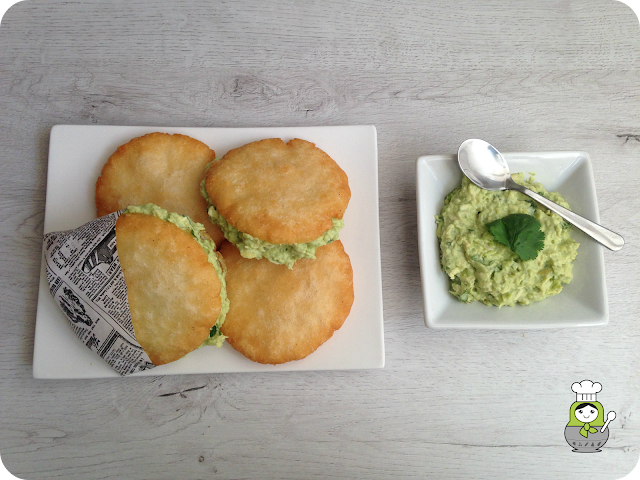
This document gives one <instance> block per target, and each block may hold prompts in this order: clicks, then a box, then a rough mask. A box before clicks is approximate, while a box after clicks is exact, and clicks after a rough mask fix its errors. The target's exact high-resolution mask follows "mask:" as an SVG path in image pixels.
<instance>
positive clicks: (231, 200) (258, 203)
mask: <svg viewBox="0 0 640 480" xmlns="http://www.w3.org/2000/svg"><path fill="white" fill-rule="evenodd" d="M206 189H207V193H208V194H209V197H210V199H211V202H212V203H213V205H215V207H216V209H217V210H218V212H219V213H220V215H222V216H223V217H224V218H225V219H226V220H227V222H229V224H231V225H233V226H234V227H235V228H237V229H238V230H239V231H241V232H244V233H248V234H250V235H252V236H254V237H256V238H258V239H260V240H266V241H267V242H270V243H274V244H295V243H306V242H310V241H313V240H315V239H317V238H319V237H320V236H321V235H322V234H323V233H324V232H326V231H327V230H329V229H330V228H332V227H333V220H332V219H333V218H337V219H341V218H342V216H343V215H344V212H345V210H346V208H347V205H348V204H349V200H350V198H351V190H350V189H349V180H348V178H347V174H346V173H345V172H344V171H343V170H342V169H341V168H340V167H339V166H338V164H337V163H336V162H335V161H334V160H333V159H332V158H331V157H329V155H327V154H326V153H325V152H323V151H322V150H320V149H319V148H317V147H316V146H315V145H314V144H313V143H311V142H307V141H305V140H300V139H293V140H291V141H289V142H288V143H284V142H283V141H282V140H281V139H279V138H270V139H266V140H260V141H257V142H253V143H249V144H247V145H244V146H242V147H239V148H236V149H234V150H230V151H229V152H228V153H227V154H226V155H224V157H222V159H221V160H219V161H217V162H215V163H213V164H212V165H211V167H210V168H209V171H208V172H207V176H206Z"/></svg>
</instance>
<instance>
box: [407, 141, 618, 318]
mask: <svg viewBox="0 0 640 480" xmlns="http://www.w3.org/2000/svg"><path fill="white" fill-rule="evenodd" d="M503 155H504V157H505V159H506V160H507V163H508V164H509V169H510V170H511V172H514V173H515V172H524V173H525V174H527V173H535V174H536V176H535V179H536V181H539V182H541V183H542V184H543V185H544V187H545V188H546V189H547V190H549V191H557V192H559V193H560V194H561V195H562V196H563V197H564V198H565V200H567V202H569V205H570V206H571V209H572V210H573V211H575V212H576V213H578V214H580V215H582V216H584V217H586V218H588V219H590V220H593V221H595V222H599V221H600V217H599V214H598V203H597V200H596V189H595V183H594V179H593V171H592V168H591V160H590V158H589V155H588V154H587V153H585V152H546V153H506V154H503ZM461 181H462V172H461V171H460V168H459V166H458V163H457V159H456V156H455V155H432V156H424V157H420V158H419V159H418V161H417V163H416V182H417V184H416V188H417V202H418V236H419V252H420V275H421V277H422V293H423V299H424V317H425V323H426V325H427V326H428V327H430V328H497V329H533V328H551V327H581V326H590V325H605V324H606V323H607V322H608V320H609V311H608V304H607V291H606V286H605V275H604V257H603V252H602V248H604V247H602V246H601V245H600V244H598V243H596V242H595V241H594V240H592V239H591V238H589V237H587V236H586V235H585V234H584V233H582V232H581V231H579V230H578V229H576V228H573V229H572V233H571V235H572V236H573V238H574V239H575V240H576V241H578V242H579V243H580V247H579V248H578V256H577V258H576V261H575V263H574V267H573V274H574V278H573V281H572V282H571V283H570V284H569V285H565V286H564V288H563V290H562V292H560V294H558V295H555V296H553V297H549V298H546V299H545V300H544V301H542V302H537V303H534V304H532V305H528V306H522V305H517V306H515V307H502V308H496V307H490V306H486V305H484V304H482V303H480V302H473V303H468V304H467V303H461V302H459V301H458V300H457V299H456V298H455V297H454V296H453V295H451V294H450V293H449V291H448V289H449V281H448V279H447V276H446V274H445V273H444V272H443V271H442V269H441V267H440V252H439V246H438V241H437V238H436V223H435V218H434V217H435V215H436V214H438V213H439V212H440V210H441V209H442V206H443V203H444V198H445V196H446V195H447V194H448V193H449V192H450V191H451V190H453V189H454V188H455V187H456V186H458V185H459V184H460V182H461Z"/></svg>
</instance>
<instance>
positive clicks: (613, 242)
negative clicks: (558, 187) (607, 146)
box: [508, 181, 624, 251]
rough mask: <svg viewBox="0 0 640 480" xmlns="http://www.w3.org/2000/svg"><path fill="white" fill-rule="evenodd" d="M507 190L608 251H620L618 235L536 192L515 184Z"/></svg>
mask: <svg viewBox="0 0 640 480" xmlns="http://www.w3.org/2000/svg"><path fill="white" fill-rule="evenodd" d="M508 188H509V189H510V190H517V191H519V192H521V193H524V194H525V195H528V196H529V197H531V198H533V199H534V200H535V201H536V202H538V203H539V204H540V205H543V206H545V207H547V208H548V209H549V210H551V211H552V212H555V213H557V214H558V215H560V216H561V217H562V218H564V219H565V220H566V221H567V222H569V223H571V224H572V225H575V226H576V227H578V228H579V229H580V230H582V231H583V232H584V233H586V234H587V235H589V236H590V237H591V238H593V239H594V240H596V241H597V242H600V243H601V244H602V245H604V246H605V247H607V248H608V249H609V250H614V251H617V250H620V249H621V248H622V246H623V245H624V239H623V238H622V237H621V236H620V235H618V234H617V233H614V232H612V231H611V230H609V229H607V228H604V227H603V226H601V225H598V224H597V223H594V222H592V221H591V220H587V219H586V218H584V217H581V216H580V215H578V214H577V213H573V212H572V211H571V210H567V209H566V208H564V207H561V206H560V205H558V204H557V203H555V202H552V201H551V200H547V199H546V198H544V197H543V196H542V195H538V194H537V193H536V192H534V191H532V190H529V189H528V188H526V187H523V186H522V185H519V184H517V183H515V182H513V181H512V182H510V183H509V186H508Z"/></svg>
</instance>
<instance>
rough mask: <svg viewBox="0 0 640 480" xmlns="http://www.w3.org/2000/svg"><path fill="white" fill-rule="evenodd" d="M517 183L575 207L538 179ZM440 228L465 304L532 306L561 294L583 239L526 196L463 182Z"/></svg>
mask: <svg viewBox="0 0 640 480" xmlns="http://www.w3.org/2000/svg"><path fill="white" fill-rule="evenodd" d="M513 179H514V181H515V182H517V183H519V184H520V185H523V186H525V187H527V188H529V189H530V190H533V191H534V192H537V193H538V194H539V195H542V196H543V197H546V198H548V199H550V200H552V201H554V202H556V203H558V204H560V205H562V206H563V207H565V208H569V205H568V204H567V202H566V201H565V200H564V199H563V198H562V197H561V196H560V194H558V193H556V192H547V191H546V190H545V189H544V187H543V186H542V185H541V184H540V183H537V182H535V181H534V178H533V174H530V178H529V179H528V180H525V178H524V174H523V173H515V174H513ZM436 223H437V228H436V236H437V238H438V241H439V243H440V262H441V265H442V269H443V270H444V272H445V273H446V274H447V276H448V277H449V292H450V293H451V294H452V295H454V296H455V297H457V298H458V300H459V301H461V302H464V303H470V302H474V301H479V302H482V303H484V304H485V305H495V306H497V307H502V306H513V305H516V304H520V305H530V304H531V303H533V302H539V301H541V300H543V299H544V298H546V297H549V296H551V295H556V294H558V293H560V291H561V290H562V286H563V284H568V283H569V282H571V280H572V279H573V262H574V260H575V259H576V256H577V253H578V252H577V250H578V242H576V241H575V240H573V239H572V238H571V234H570V231H571V226H570V224H569V223H567V222H565V221H564V220H563V219H562V218H560V217H559V216H558V215H556V214H555V213H553V212H551V211H550V210H547V209H546V208H544V207H543V206H541V205H539V204H538V203H537V202H535V201H533V200H531V199H530V198H529V197H527V196H525V195H523V194H522V193H520V192H517V191H513V190H507V191H489V190H483V189H481V188H479V187H477V186H475V185H474V184H473V183H472V182H471V181H469V179H468V178H467V177H463V178H462V184H461V185H460V186H459V187H457V188H456V189H454V190H453V191H452V192H451V193H449V195H447V197H446V198H445V200H444V206H443V207H442V211H441V212H440V214H439V215H436Z"/></svg>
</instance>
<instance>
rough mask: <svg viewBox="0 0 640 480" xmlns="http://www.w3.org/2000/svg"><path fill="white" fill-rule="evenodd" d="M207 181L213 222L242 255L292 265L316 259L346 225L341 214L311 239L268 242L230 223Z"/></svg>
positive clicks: (202, 188) (203, 192) (205, 191)
mask: <svg viewBox="0 0 640 480" xmlns="http://www.w3.org/2000/svg"><path fill="white" fill-rule="evenodd" d="M217 160H219V159H218V158H216V159H215V160H214V162H215V161H217ZM211 163H213V162H211ZM211 163H209V164H208V165H207V166H206V168H205V174H206V172H207V170H209V167H210V166H211ZM205 184H206V176H205V178H203V179H202V181H201V182H200V193H201V194H202V196H203V197H204V198H205V200H206V201H207V204H208V205H209V208H208V209H207V213H208V214H209V218H210V219H211V221H212V222H213V223H214V224H216V225H218V227H220V230H222V233H223V235H224V238H226V239H227V240H228V241H230V242H231V243H233V244H234V245H235V246H236V247H238V250H239V251H240V255H242V256H243V257H244V258H255V259H261V258H266V259H268V260H269V261H271V262H273V263H277V264H282V265H286V266H287V267H288V268H289V269H291V268H293V264H294V263H295V261H296V260H300V259H301V258H310V259H315V258H316V255H315V254H316V249H318V248H319V247H322V246H324V245H328V244H329V243H331V242H334V241H336V240H338V239H339V238H340V236H339V233H340V230H342V228H343V227H344V220H342V219H341V218H340V219H338V218H334V219H332V220H333V227H331V228H330V229H329V230H327V231H326V232H324V233H323V234H322V235H321V236H320V237H319V238H316V239H315V240H312V241H310V242H306V243H292V244H275V243H270V242H267V241H266V240H260V239H259V238H256V237H254V236H253V235H250V234H248V233H244V232H241V231H239V230H238V229H237V228H235V227H234V226H233V225H230V224H229V222H227V220H226V219H225V218H224V217H223V216H222V215H220V212H218V210H217V209H216V207H215V205H213V203H212V202H211V198H210V197H209V194H208V193H207V189H206V185H205Z"/></svg>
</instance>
